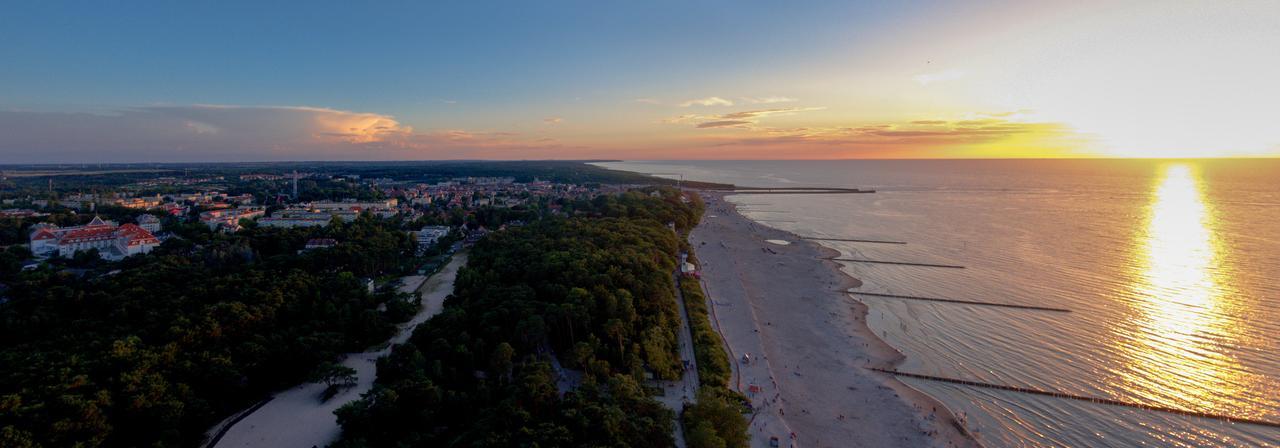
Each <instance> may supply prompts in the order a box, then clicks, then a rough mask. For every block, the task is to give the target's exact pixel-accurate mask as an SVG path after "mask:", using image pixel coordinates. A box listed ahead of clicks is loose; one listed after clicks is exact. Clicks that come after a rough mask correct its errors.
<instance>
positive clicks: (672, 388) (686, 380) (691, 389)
mask: <svg viewBox="0 0 1280 448" xmlns="http://www.w3.org/2000/svg"><path fill="white" fill-rule="evenodd" d="M680 281H681V275H680V271H679V268H677V270H676V272H675V273H673V274H672V282H674V284H675V287H676V305H677V306H678V307H679V308H680V332H679V334H678V335H677V339H678V340H677V343H678V348H679V352H680V359H681V361H684V362H687V363H688V367H687V368H685V369H684V373H683V374H681V375H680V379H679V380H676V381H663V382H661V384H662V389H663V392H664V394H663V396H662V397H660V398H659V399H658V401H661V402H662V404H664V405H666V406H667V408H669V409H671V410H672V411H675V413H676V424H675V434H673V436H674V438H675V442H676V446H677V447H684V446H685V440H684V426H683V425H682V424H681V422H680V411H681V410H682V409H684V404H685V403H686V402H687V403H694V402H695V401H696V400H697V398H698V360H697V357H696V356H694V352H693V334H692V333H691V332H690V329H689V311H688V310H687V309H685V306H684V294H683V293H681V292H680Z"/></svg>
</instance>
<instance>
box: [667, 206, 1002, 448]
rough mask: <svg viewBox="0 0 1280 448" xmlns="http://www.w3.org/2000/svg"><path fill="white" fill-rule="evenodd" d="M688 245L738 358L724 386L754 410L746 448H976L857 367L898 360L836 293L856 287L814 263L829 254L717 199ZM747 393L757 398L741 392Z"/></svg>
mask: <svg viewBox="0 0 1280 448" xmlns="http://www.w3.org/2000/svg"><path fill="white" fill-rule="evenodd" d="M765 240H785V241H790V242H791V243H792V244H790V245H776V244H771V243H768V242H766V241H765ZM690 243H691V244H692V245H693V246H694V250H695V251H696V252H697V255H698V259H699V260H700V261H701V262H702V266H700V267H701V270H702V272H703V278H704V281H703V287H704V288H705V290H706V292H707V294H708V297H709V299H710V300H711V306H712V307H714V309H715V314H716V320H717V321H718V325H719V326H720V328H719V330H720V331H721V333H722V334H723V335H724V337H725V339H726V343H727V344H728V345H729V346H730V349H731V350H732V352H733V353H734V355H735V356H736V358H737V359H734V360H732V361H733V364H734V368H735V373H736V375H735V380H734V381H735V382H736V383H740V384H732V385H731V386H733V387H735V388H738V389H739V390H741V391H742V392H743V393H746V394H747V395H748V396H749V397H751V399H752V404H753V406H754V407H755V408H756V413H755V415H753V416H752V423H751V427H750V430H751V433H752V436H753V437H752V446H759V447H765V446H768V443H769V437H770V436H776V437H778V439H779V440H780V441H781V442H782V443H781V446H784V447H785V446H797V447H806V448H809V447H851V446H871V447H900V446H936V447H947V446H977V443H976V442H974V441H973V440H972V439H970V438H969V437H967V436H966V435H964V434H962V433H961V432H960V431H959V430H958V429H956V428H955V427H954V426H953V425H952V424H951V422H952V421H953V420H954V419H953V417H952V416H951V414H950V413H949V412H948V411H947V410H946V408H944V407H943V406H942V405H941V404H939V403H938V402H937V401H935V400H933V399H932V398H930V397H928V396H926V395H924V394H922V393H920V392H918V391H916V390H914V389H911V388H910V387H908V386H906V385H905V384H903V383H901V382H899V381H897V380H896V379H893V378H891V377H889V376H888V375H884V374H879V373H875V372H872V371H868V370H866V369H864V368H863V367H865V366H882V367H889V366H892V365H894V364H895V363H897V362H898V361H899V360H901V357H902V355H901V354H900V353H898V352H897V351H896V350H894V349H893V348H892V347H890V346H888V345H887V344H885V343H884V342H883V341H881V340H880V339H879V338H876V337H875V336H874V335H873V334H872V333H871V331H870V330H869V329H868V328H867V326H866V324H865V320H864V319H865V316H866V307H865V306H864V305H862V304H861V303H860V302H858V301H856V300H854V299H853V298H851V297H849V295H848V294H846V293H844V291H845V290H846V289H848V288H850V287H853V286H856V285H858V284H859V282H858V281H857V280H855V279H853V278H851V277H849V276H847V275H845V274H844V273H842V272H841V271H840V270H839V266H838V265H836V264H835V263H834V262H830V261H820V260H819V259H820V258H825V257H831V256H832V255H834V251H832V250H830V249H826V248H823V247H821V246H818V245H816V244H814V243H812V242H808V241H803V240H799V239H798V238H797V237H796V236H795V235H793V234H790V233H788V232H784V231H781V230H777V229H772V228H769V227H765V226H762V225H759V224H756V223H754V222H752V221H750V220H748V219H746V218H745V217H742V216H741V215H739V214H738V213H737V212H736V211H734V210H733V205H732V204H730V203H728V202H725V201H724V200H723V198H722V196H720V195H718V194H717V195H711V196H707V212H706V216H705V217H704V219H703V221H702V223H701V224H700V225H699V226H698V227H697V228H696V229H695V230H694V232H693V234H692V235H691V236H690ZM744 354H749V355H750V356H751V361H750V362H747V363H744V362H743V361H742V356H743V355H744ZM753 385H754V386H756V387H758V388H759V389H760V390H759V392H757V393H750V392H749V389H750V388H751V386H753ZM792 433H795V435H796V437H795V438H794V439H792V438H791V437H790V435H791V434H792Z"/></svg>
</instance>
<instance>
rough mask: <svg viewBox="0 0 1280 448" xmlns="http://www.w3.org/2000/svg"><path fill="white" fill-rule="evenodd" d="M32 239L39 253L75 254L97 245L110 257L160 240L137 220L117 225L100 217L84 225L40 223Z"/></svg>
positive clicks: (147, 249) (33, 249) (140, 251)
mask: <svg viewBox="0 0 1280 448" xmlns="http://www.w3.org/2000/svg"><path fill="white" fill-rule="evenodd" d="M29 240H30V242H31V252H32V253H34V254H36V255H39V256H49V255H53V254H54V253H56V254H58V255H60V256H63V257H72V256H74V255H75V254H76V252H80V251H86V250H92V249H97V250H98V255H99V256H100V257H102V258H103V259H107V260H120V259H122V258H124V257H128V256H130V255H137V254H145V253H148V252H151V250H152V249H155V248H156V247H157V246H159V245H160V240H159V239H158V238H156V237H155V235H153V234H152V233H151V232H150V231H148V230H147V229H144V228H142V227H139V226H137V225H134V224H125V225H122V226H117V225H116V223H114V222H111V221H104V220H103V219H102V218H99V217H94V218H93V221H90V222H89V223H88V224H85V225H83V226H74V227H58V226H56V225H53V224H37V225H36V226H34V227H33V228H32V231H31V235H30V236H29Z"/></svg>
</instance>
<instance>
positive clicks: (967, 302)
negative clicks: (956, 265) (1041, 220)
mask: <svg viewBox="0 0 1280 448" xmlns="http://www.w3.org/2000/svg"><path fill="white" fill-rule="evenodd" d="M849 293H850V294H858V295H864V296H873V297H888V298H892V299H906V300H923V301H928V302H944V303H960V304H965V305H982V306H995V307H1001V308H1017V309H1023V310H1036V311H1054V312H1058V313H1070V312H1071V310H1069V309H1066V308H1050V307H1045V306H1034V305H1016V304H1012V303H995V302H977V301H973V300H958V299H940V298H936V297H916V296H904V295H898V294H881V293H878V292H861V291H849Z"/></svg>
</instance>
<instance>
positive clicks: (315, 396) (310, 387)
mask: <svg viewBox="0 0 1280 448" xmlns="http://www.w3.org/2000/svg"><path fill="white" fill-rule="evenodd" d="M466 263H467V254H466V253H465V252H462V253H458V254H457V255H454V256H453V259H452V260H451V261H450V262H449V264H447V265H445V267H444V269H441V270H440V272H438V273H436V274H435V275H432V276H431V277H430V278H423V277H422V276H416V275H414V276H408V277H405V278H403V279H401V291H402V292H408V293H414V292H415V291H416V292H418V293H419V294H421V297H422V309H420V310H419V311H418V314H417V315H415V316H414V317H413V319H411V320H410V321H409V322H406V323H403V324H400V326H399V329H398V331H397V333H396V335H395V336H393V337H392V338H391V340H390V341H389V344H387V345H386V346H385V347H379V348H378V349H376V350H372V351H368V352H363V353H352V354H349V355H347V356H346V357H345V358H344V359H343V360H342V364H343V365H345V366H347V367H351V368H353V369H355V370H356V377H357V381H356V385H355V386H354V387H350V388H347V389H343V390H342V391H341V392H339V393H338V394H337V395H335V396H334V397H333V398H330V399H329V400H326V401H320V395H321V393H322V392H323V391H324V388H325V386H324V384H321V383H307V384H302V385H299V386H297V387H294V388H292V389H289V390H287V391H284V392H281V393H279V394H276V396H275V397H272V398H271V400H270V401H268V402H266V404H265V405H262V406H261V407H260V408H257V409H254V410H252V411H250V412H251V413H250V414H249V415H247V416H245V417H244V418H243V419H241V420H239V421H237V422H235V423H234V424H233V426H231V428H230V429H229V430H227V431H226V433H225V434H224V435H223V436H222V438H221V439H219V440H217V442H216V444H215V445H214V446H215V447H220V448H224V447H237V448H242V447H255V448H257V447H260V448H266V447H280V448H294V447H296V448H310V447H313V446H317V447H323V446H325V445H328V444H330V443H333V441H334V440H337V438H338V435H339V434H340V433H341V428H340V427H339V426H338V417H337V416H336V415H334V414H333V411H335V410H337V409H338V408H339V407H342V405H344V404H347V403H349V402H351V401H354V400H357V399H359V398H360V394H363V393H365V392H368V391H369V390H370V389H372V388H373V380H374V379H375V378H376V376H377V364H376V361H377V359H378V358H380V357H382V356H386V355H387V354H389V353H390V352H391V346H392V345H395V344H402V343H404V342H405V341H406V340H408V339H409V336H410V335H412V334H413V328H414V327H417V326H418V324H421V323H423V322H426V321H427V319H430V318H431V316H435V315H436V314H438V313H439V312H440V310H441V309H443V308H444V299H445V298H446V297H448V296H449V294H451V293H452V292H453V280H454V278H456V277H457V275H458V269H459V268H461V267H462V266H464V265H466ZM424 281H425V283H423V282H424ZM234 418H235V417H232V419H234ZM221 426H223V425H219V426H218V427H215V429H214V431H217V430H218V429H220V427H221Z"/></svg>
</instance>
